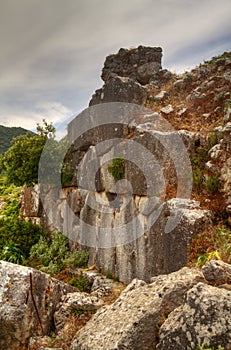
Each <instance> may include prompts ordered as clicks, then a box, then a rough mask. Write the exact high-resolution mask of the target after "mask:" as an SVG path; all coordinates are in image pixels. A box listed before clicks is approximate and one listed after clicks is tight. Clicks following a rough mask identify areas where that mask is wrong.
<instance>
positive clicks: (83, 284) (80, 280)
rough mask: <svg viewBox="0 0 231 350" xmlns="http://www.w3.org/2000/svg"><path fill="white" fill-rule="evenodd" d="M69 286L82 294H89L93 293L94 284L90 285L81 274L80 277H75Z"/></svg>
mask: <svg viewBox="0 0 231 350" xmlns="http://www.w3.org/2000/svg"><path fill="white" fill-rule="evenodd" d="M68 284H70V285H71V286H73V287H76V288H78V290H79V291H80V292H86V293H89V292H90V291H91V286H92V283H90V282H89V280H88V279H87V278H86V277H84V276H83V275H81V274H80V275H79V276H78V277H74V276H73V277H72V278H71V280H70V281H69V282H68Z"/></svg>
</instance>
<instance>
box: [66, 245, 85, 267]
mask: <svg viewBox="0 0 231 350" xmlns="http://www.w3.org/2000/svg"><path fill="white" fill-rule="evenodd" d="M88 259H89V254H88V252H87V251H85V250H76V251H74V252H72V253H69V254H68V255H67V257H66V258H65V260H64V263H65V265H66V266H67V267H69V268H72V269H73V268H76V267H86V266H87V263H88Z"/></svg>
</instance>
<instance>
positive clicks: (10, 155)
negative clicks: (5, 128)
mask: <svg viewBox="0 0 231 350" xmlns="http://www.w3.org/2000/svg"><path fill="white" fill-rule="evenodd" d="M37 132H38V134H35V135H34V134H32V135H31V134H26V135H21V136H18V137H16V138H14V139H13V141H12V146H11V147H10V148H9V149H8V150H7V151H6V152H5V154H4V156H3V158H2V159H1V163H2V165H3V169H4V170H5V173H6V176H7V180H8V182H9V183H14V184H15V185H16V186H22V185H24V184H26V185H28V186H31V185H32V184H33V183H37V182H38V167H39V160H40V156H41V154H42V151H43V148H44V145H45V143H46V142H47V140H48V139H49V140H52V139H54V137H55V128H54V126H53V125H52V123H50V124H48V123H47V122H46V120H45V119H43V125H42V126H41V125H39V124H37ZM54 142H55V141H54Z"/></svg>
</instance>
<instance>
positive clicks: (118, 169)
mask: <svg viewBox="0 0 231 350" xmlns="http://www.w3.org/2000/svg"><path fill="white" fill-rule="evenodd" d="M107 169H108V171H109V173H110V174H112V176H113V177H114V179H115V180H116V181H119V180H122V179H124V178H125V161H124V159H123V158H119V157H118V158H114V159H113V160H112V162H111V163H110V164H109V165H108V168H107Z"/></svg>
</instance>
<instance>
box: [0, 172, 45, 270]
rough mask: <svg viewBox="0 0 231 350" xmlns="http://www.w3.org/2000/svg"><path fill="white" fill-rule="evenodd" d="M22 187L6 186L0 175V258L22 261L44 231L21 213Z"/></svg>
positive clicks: (3, 178)
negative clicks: (26, 219)
mask: <svg viewBox="0 0 231 350" xmlns="http://www.w3.org/2000/svg"><path fill="white" fill-rule="evenodd" d="M21 190H22V189H21V187H16V186H14V185H10V186H8V187H7V186H6V184H5V177H4V176H2V175H1V176H0V199H1V201H0V203H1V207H2V208H1V211H0V259H2V260H7V261H11V262H17V263H22V262H24V261H25V259H26V258H27V257H28V256H29V252H30V248H31V247H32V246H33V245H34V244H35V243H36V242H37V241H38V240H39V237H40V236H41V235H44V234H45V233H44V231H42V230H41V228H40V227H39V226H38V225H35V224H33V223H32V222H31V221H25V220H24V219H23V217H22V216H21V215H20V213H19V208H20V202H19V196H20V193H21Z"/></svg>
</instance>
